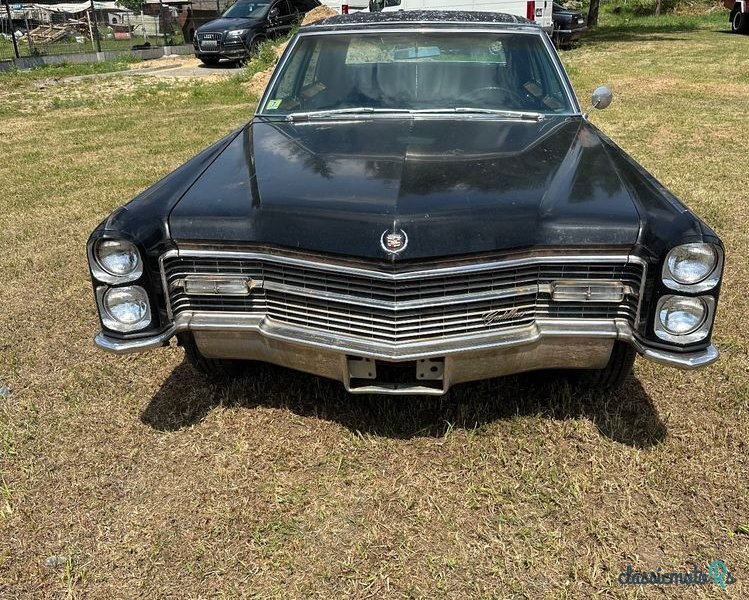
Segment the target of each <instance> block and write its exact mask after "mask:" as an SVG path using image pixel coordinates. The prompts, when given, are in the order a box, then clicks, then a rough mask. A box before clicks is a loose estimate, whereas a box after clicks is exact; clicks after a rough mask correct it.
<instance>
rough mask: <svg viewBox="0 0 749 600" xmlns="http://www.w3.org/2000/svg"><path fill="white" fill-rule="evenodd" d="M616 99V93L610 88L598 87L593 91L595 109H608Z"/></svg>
mask: <svg viewBox="0 0 749 600" xmlns="http://www.w3.org/2000/svg"><path fill="white" fill-rule="evenodd" d="M613 99H614V92H612V91H611V88H609V87H608V86H606V85H602V86H600V87H597V88H596V89H595V90H594V91H593V98H592V102H593V108H598V109H601V110H603V109H604V108H608V106H609V104H611V101H612V100H613Z"/></svg>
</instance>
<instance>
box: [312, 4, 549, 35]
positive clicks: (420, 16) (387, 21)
mask: <svg viewBox="0 0 749 600" xmlns="http://www.w3.org/2000/svg"><path fill="white" fill-rule="evenodd" d="M378 25H379V26H386V27H391V26H392V27H397V28H415V27H418V26H420V25H450V26H458V27H470V26H476V25H479V26H481V27H482V28H483V27H485V26H490V27H502V28H511V29H527V28H528V27H532V28H534V29H538V30H539V31H540V30H541V29H540V27H539V26H538V25H536V24H535V23H534V22H533V21H529V20H528V19H525V18H523V17H518V16H516V15H510V14H507V13H494V12H478V11H450V10H400V11H397V12H374V13H372V12H355V13H351V14H348V15H336V16H335V17H329V18H327V19H323V20H322V21H317V22H315V23H312V24H310V25H305V26H304V27H302V28H301V29H300V31H301V32H305V33H306V32H314V31H323V30H331V29H347V30H349V29H366V28H368V27H375V26H378Z"/></svg>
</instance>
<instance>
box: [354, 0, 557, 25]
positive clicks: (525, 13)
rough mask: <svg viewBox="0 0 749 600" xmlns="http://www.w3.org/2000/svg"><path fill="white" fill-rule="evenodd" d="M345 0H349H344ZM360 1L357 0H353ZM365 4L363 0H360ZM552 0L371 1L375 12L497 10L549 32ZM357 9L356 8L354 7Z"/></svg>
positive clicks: (371, 6)
mask: <svg viewBox="0 0 749 600" xmlns="http://www.w3.org/2000/svg"><path fill="white" fill-rule="evenodd" d="M343 1H344V2H345V1H346V0H343ZM351 1H352V2H356V1H357V0H351ZM358 1H359V3H361V0H358ZM552 5H553V2H552V0H370V2H369V10H370V11H371V12H380V11H385V12H392V11H396V10H475V11H478V12H497V13H507V14H510V15H517V16H518V17H525V18H526V19H528V20H529V21H534V22H535V23H536V24H538V25H540V26H541V27H542V28H543V29H544V30H546V31H547V32H551V30H552V29H553V27H554V23H553V21H552V19H551V11H552ZM347 8H349V7H348V6H347ZM350 10H351V11H352V12H353V11H354V10H357V9H354V8H353V7H350Z"/></svg>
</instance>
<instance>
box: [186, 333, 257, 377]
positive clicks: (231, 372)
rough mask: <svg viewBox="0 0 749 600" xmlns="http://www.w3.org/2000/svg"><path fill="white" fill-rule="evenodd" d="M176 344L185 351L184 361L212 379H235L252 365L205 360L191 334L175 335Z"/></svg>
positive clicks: (220, 360)
mask: <svg viewBox="0 0 749 600" xmlns="http://www.w3.org/2000/svg"><path fill="white" fill-rule="evenodd" d="M177 344H178V345H179V346H182V347H183V348H184V349H185V359H186V360H187V362H189V363H190V364H191V365H192V367H193V368H194V369H195V370H196V371H198V373H201V374H203V375H207V376H208V377H211V378H214V379H227V378H231V377H237V376H239V375H241V374H242V373H244V372H246V371H247V370H248V367H250V366H251V365H252V364H253V363H251V362H249V361H242V360H225V359H218V358H207V357H205V356H203V354H202V353H201V352H200V350H199V349H198V345H197V344H196V343H195V338H194V337H193V335H192V333H180V334H177Z"/></svg>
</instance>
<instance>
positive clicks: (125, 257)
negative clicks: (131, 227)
mask: <svg viewBox="0 0 749 600" xmlns="http://www.w3.org/2000/svg"><path fill="white" fill-rule="evenodd" d="M92 252H93V255H92V256H91V257H90V258H91V259H92V260H90V263H91V272H92V273H93V275H94V277H95V278H96V279H98V280H100V281H103V282H105V283H125V282H127V281H134V280H135V279H138V277H140V276H141V275H142V274H143V262H142V261H141V258H140V252H138V249H137V248H136V247H135V244H133V243H131V242H128V241H126V240H98V241H97V242H95V243H94V246H93V249H92Z"/></svg>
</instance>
